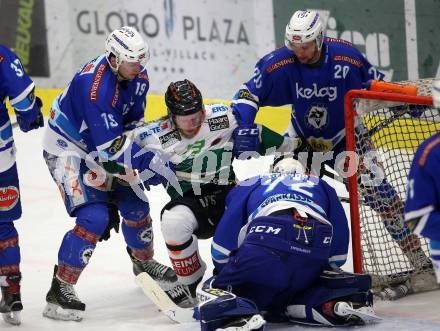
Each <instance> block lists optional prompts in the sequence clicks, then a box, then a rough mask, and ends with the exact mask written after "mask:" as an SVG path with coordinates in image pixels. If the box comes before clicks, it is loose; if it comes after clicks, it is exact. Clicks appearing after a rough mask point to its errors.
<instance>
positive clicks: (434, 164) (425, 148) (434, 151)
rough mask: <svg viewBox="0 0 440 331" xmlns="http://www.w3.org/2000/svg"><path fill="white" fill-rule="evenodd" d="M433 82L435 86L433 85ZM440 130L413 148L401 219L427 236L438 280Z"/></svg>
mask: <svg viewBox="0 0 440 331" xmlns="http://www.w3.org/2000/svg"><path fill="white" fill-rule="evenodd" d="M436 84H437V85H436ZM432 97H433V100H434V106H436V107H437V108H439V109H440V84H439V83H434V86H433V92H432ZM439 166H440V132H439V133H436V134H435V135H433V136H431V137H430V138H428V139H427V140H426V141H424V142H423V143H422V144H421V145H420V146H419V148H418V149H417V151H416V154H415V155H414V159H413V161H412V164H411V168H410V171H409V175H408V182H407V192H406V206H405V222H406V224H407V225H408V227H409V228H410V229H411V231H412V232H413V233H416V234H418V235H421V236H424V237H426V238H429V240H430V241H429V248H430V252H431V258H432V262H433V265H434V270H435V273H436V276H437V282H438V283H440V178H439V176H438V173H437V171H438V168H439Z"/></svg>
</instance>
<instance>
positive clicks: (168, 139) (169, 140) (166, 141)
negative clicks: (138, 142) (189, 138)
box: [159, 130, 182, 148]
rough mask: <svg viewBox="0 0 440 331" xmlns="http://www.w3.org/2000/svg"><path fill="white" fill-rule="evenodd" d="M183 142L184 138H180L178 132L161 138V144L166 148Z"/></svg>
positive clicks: (172, 132)
mask: <svg viewBox="0 0 440 331" xmlns="http://www.w3.org/2000/svg"><path fill="white" fill-rule="evenodd" d="M181 140H182V138H181V137H180V133H179V131H177V130H173V131H171V132H168V133H167V134H164V135H163V136H160V137H159V141H160V144H161V145H162V147H164V148H167V147H169V146H171V145H174V144H175V143H178V142H179V141H181Z"/></svg>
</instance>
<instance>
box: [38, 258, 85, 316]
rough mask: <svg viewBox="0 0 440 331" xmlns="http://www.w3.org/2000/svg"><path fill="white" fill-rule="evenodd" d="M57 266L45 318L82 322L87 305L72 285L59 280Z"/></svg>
mask: <svg viewBox="0 0 440 331" xmlns="http://www.w3.org/2000/svg"><path fill="white" fill-rule="evenodd" d="M57 269H58V267H57V266H55V268H54V274H53V278H52V285H51V287H50V289H49V292H48V293H47V295H46V301H47V305H46V307H45V308H44V311H43V316H45V317H48V318H52V319H55V320H62V321H77V322H79V321H81V320H82V319H83V313H84V311H85V309H86V305H85V304H84V303H83V302H81V300H80V299H79V298H78V296H77V295H76V292H75V289H74V288H73V285H72V284H69V283H66V282H63V281H62V280H60V279H58V278H57V276H56V274H57Z"/></svg>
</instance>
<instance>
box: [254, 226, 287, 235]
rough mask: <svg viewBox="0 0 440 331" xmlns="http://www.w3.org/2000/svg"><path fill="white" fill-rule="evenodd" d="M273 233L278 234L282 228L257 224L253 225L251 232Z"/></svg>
mask: <svg viewBox="0 0 440 331" xmlns="http://www.w3.org/2000/svg"><path fill="white" fill-rule="evenodd" d="M254 232H255V233H272V234H278V233H280V232H281V228H274V227H272V226H268V225H257V226H251V228H250V230H249V233H254Z"/></svg>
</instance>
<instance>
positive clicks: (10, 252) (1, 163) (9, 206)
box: [0, 45, 44, 324]
mask: <svg viewBox="0 0 440 331" xmlns="http://www.w3.org/2000/svg"><path fill="white" fill-rule="evenodd" d="M7 98H9V102H10V104H11V106H12V107H13V108H14V111H15V114H16V116H17V123H18V125H19V126H20V129H21V130H22V131H24V132H28V131H30V130H34V129H38V128H39V127H42V126H43V125H44V118H43V115H42V114H41V107H42V102H41V100H40V98H38V97H37V96H35V85H34V82H33V81H32V80H31V78H30V77H29V76H28V75H27V73H26V71H25V69H24V68H23V65H22V64H21V62H20V59H19V58H18V57H17V55H15V54H14V52H12V51H11V50H10V49H8V48H7V47H5V46H3V45H0V100H1V103H0V286H1V291H2V300H1V302H0V313H2V315H3V318H4V320H5V321H6V322H8V323H11V324H20V311H21V310H22V309H23V305H22V303H21V296H20V280H21V273H20V246H19V245H18V232H17V230H16V228H15V226H14V223H13V221H15V220H18V219H19V218H20V217H21V200H20V186H19V181H18V174H17V166H16V163H15V146H14V138H13V136H12V125H11V120H10V118H9V114H8V110H7V108H6V99H7Z"/></svg>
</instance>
